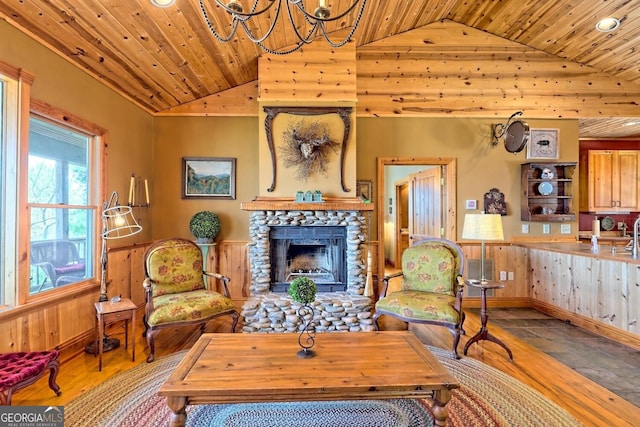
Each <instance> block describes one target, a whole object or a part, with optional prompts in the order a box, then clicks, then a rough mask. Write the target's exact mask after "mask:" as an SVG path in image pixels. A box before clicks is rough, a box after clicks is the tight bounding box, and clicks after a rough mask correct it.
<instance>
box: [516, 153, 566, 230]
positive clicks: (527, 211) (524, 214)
mask: <svg viewBox="0 0 640 427" xmlns="http://www.w3.org/2000/svg"><path fill="white" fill-rule="evenodd" d="M576 165H577V163H576V162H564V163H560V162H537V163H524V164H522V165H521V168H520V172H521V178H522V183H521V191H522V196H521V201H520V219H521V220H522V221H538V222H561V221H575V219H576V213H575V211H574V209H573V175H574V173H575V170H576Z"/></svg>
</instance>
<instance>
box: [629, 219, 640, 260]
mask: <svg viewBox="0 0 640 427" xmlns="http://www.w3.org/2000/svg"><path fill="white" fill-rule="evenodd" d="M639 227H640V215H638V219H636V222H634V223H633V247H632V248H631V256H632V257H633V258H634V259H637V258H638V228H639Z"/></svg>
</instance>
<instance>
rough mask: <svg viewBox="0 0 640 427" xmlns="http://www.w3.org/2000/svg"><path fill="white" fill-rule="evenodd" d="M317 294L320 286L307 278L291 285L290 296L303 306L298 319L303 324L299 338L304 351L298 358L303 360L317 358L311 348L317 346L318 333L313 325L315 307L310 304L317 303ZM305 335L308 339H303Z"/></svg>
mask: <svg viewBox="0 0 640 427" xmlns="http://www.w3.org/2000/svg"><path fill="white" fill-rule="evenodd" d="M317 292H318V286H317V285H316V282H314V281H313V279H311V278H309V277H306V276H299V277H296V278H295V279H293V280H292V281H291V283H290V284H289V295H290V296H291V298H292V299H293V300H294V301H295V302H298V303H300V304H302V305H301V306H300V308H299V309H298V317H300V319H301V320H302V323H303V327H302V330H301V331H300V335H299V336H298V344H300V347H302V350H300V351H299V352H298V357H300V358H303V359H306V358H310V357H313V356H315V352H314V351H313V350H311V347H313V345H314V344H315V336H316V331H315V327H314V326H313V324H312V322H313V307H311V305H310V304H311V303H312V302H313V301H315V299H316V293H317ZM309 315H311V316H309ZM305 316H307V317H305ZM304 335H306V337H304V338H303V336H304Z"/></svg>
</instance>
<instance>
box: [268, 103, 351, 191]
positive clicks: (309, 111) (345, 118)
mask: <svg viewBox="0 0 640 427" xmlns="http://www.w3.org/2000/svg"><path fill="white" fill-rule="evenodd" d="M352 110H353V108H352V107H264V112H265V113H266V114H267V115H266V117H265V119H264V128H265V132H266V134H267V143H268V144H269V151H270V152H271V168H272V170H273V175H272V179H271V185H270V186H269V188H267V191H269V192H272V191H273V190H275V188H276V150H275V142H274V141H275V138H274V135H273V120H274V119H275V117H276V116H277V115H278V114H280V113H285V114H292V115H298V116H320V115H323V114H337V115H338V116H339V117H340V119H341V120H342V123H343V126H344V131H343V135H342V141H339V142H334V141H331V144H329V143H328V142H329V140H330V139H329V136H328V135H327V138H326V139H325V137H324V136H323V133H322V132H321V130H322V129H323V128H322V126H321V125H319V126H317V129H316V128H315V126H314V125H313V124H311V125H306V126H307V128H306V129H304V128H303V132H304V135H303V136H304V138H306V143H307V145H305V147H304V148H303V144H304V143H305V141H301V140H299V139H298V137H300V135H299V133H298V131H297V130H296V129H295V128H294V129H290V130H287V131H286V132H285V135H284V139H285V152H284V156H285V158H284V161H285V162H293V163H295V162H296V161H298V162H299V163H298V164H302V163H304V162H306V161H308V159H310V158H312V157H314V158H315V160H312V161H310V163H311V164H312V166H313V167H320V170H322V165H323V164H324V163H323V161H324V160H326V155H327V154H328V153H327V149H329V150H331V149H334V148H335V149H339V150H340V185H341V186H342V191H344V192H349V191H351V189H349V188H347V186H346V185H345V183H344V168H345V164H344V161H345V154H346V146H347V142H348V141H349V135H350V134H351V117H350V116H351V112H352ZM294 131H295V132H294ZM287 139H289V140H290V141H294V142H287ZM316 140H317V141H316ZM296 141H297V142H300V145H299V146H298V145H297V142H296ZM323 141H324V142H323ZM317 142H319V143H320V145H314V144H315V143H317ZM289 144H293V151H291V146H289ZM333 144H335V146H334V145H333ZM320 146H322V148H319V147H320ZM287 156H288V157H287ZM323 158H324V160H323ZM303 159H304V162H303ZM293 163H291V164H293ZM285 164H286V163H285ZM325 165H326V164H325ZM298 171H299V172H300V171H301V168H300V167H299V166H298ZM304 173H305V172H304V171H302V174H303V175H304Z"/></svg>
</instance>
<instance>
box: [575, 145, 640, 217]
mask: <svg viewBox="0 0 640 427" xmlns="http://www.w3.org/2000/svg"><path fill="white" fill-rule="evenodd" d="M639 178H640V151H639V150H588V152H585V153H582V154H581V156H580V192H581V194H582V195H583V197H582V198H581V199H582V200H581V203H580V210H581V211H583V212H630V211H637V210H639V209H640V206H639V203H638V179H639Z"/></svg>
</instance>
